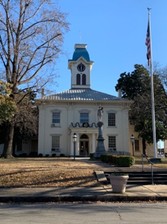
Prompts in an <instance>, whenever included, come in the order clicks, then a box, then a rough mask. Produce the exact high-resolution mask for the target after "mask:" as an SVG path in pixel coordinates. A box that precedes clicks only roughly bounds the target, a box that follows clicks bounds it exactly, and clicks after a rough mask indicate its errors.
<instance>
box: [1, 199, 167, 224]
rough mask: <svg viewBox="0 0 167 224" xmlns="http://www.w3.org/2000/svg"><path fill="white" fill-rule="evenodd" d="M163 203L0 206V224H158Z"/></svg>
mask: <svg viewBox="0 0 167 224" xmlns="http://www.w3.org/2000/svg"><path fill="white" fill-rule="evenodd" d="M166 208H167V203H166V202H162V203H156V202H155V203H146V202H140V203H101V202H98V203H94V204H91V203H61V204H59V203H46V204H44V203H41V204H36V203H34V204H0V222H1V224H34V223H35V224H38V223H40V224H43V223H46V224H55V223H56V224H76V223H77V224H85V223H86V224H98V223H103V224H108V223H113V224H117V223H118V224H132V223H134V224H139V223H140V224H141V223H145V224H153V223H156V224H162V223H167V214H166Z"/></svg>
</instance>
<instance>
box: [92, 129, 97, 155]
mask: <svg viewBox="0 0 167 224" xmlns="http://www.w3.org/2000/svg"><path fill="white" fill-rule="evenodd" d="M95 151H96V139H95V134H94V133H93V134H92V149H91V153H94V152H95Z"/></svg>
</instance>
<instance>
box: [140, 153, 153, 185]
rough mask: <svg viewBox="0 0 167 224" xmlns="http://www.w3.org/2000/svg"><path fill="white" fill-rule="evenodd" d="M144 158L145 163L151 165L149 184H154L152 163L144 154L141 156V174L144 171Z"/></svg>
mask: <svg viewBox="0 0 167 224" xmlns="http://www.w3.org/2000/svg"><path fill="white" fill-rule="evenodd" d="M144 158H146V160H147V162H148V163H150V164H151V183H152V184H154V170H153V166H154V163H153V162H152V161H151V160H150V159H149V158H148V156H147V155H146V154H142V172H143V171H144V169H143V167H144V161H143V159H144Z"/></svg>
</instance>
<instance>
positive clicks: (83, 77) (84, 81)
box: [82, 74, 86, 85]
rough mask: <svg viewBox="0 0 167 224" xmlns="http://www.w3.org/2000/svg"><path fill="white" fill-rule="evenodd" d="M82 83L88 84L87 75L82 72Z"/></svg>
mask: <svg viewBox="0 0 167 224" xmlns="http://www.w3.org/2000/svg"><path fill="white" fill-rule="evenodd" d="M82 85H86V75H85V74H82Z"/></svg>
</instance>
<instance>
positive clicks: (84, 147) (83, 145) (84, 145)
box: [79, 134, 89, 156]
mask: <svg viewBox="0 0 167 224" xmlns="http://www.w3.org/2000/svg"><path fill="white" fill-rule="evenodd" d="M79 154H80V156H89V138H88V136H87V135H85V134H83V135H81V137H80V153H79Z"/></svg>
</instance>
